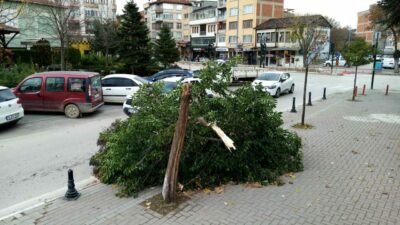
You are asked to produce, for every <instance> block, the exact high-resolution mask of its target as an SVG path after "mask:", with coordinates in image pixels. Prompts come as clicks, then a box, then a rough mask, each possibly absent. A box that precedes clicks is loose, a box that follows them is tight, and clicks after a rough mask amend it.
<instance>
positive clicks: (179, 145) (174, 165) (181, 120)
mask: <svg viewBox="0 0 400 225" xmlns="http://www.w3.org/2000/svg"><path fill="white" fill-rule="evenodd" d="M189 98H190V84H185V85H184V86H183V92H182V97H181V104H180V109H179V117H178V121H177V122H176V127H175V133H174V139H173V140H172V145H171V151H170V153H169V159H168V166H167V171H166V172H165V177H164V184H163V188H162V196H163V198H164V201H165V202H166V203H170V202H171V201H175V199H176V184H177V180H178V179H177V178H178V171H179V160H180V157H181V152H182V149H183V144H184V141H185V135H186V127H187V122H188V115H189Z"/></svg>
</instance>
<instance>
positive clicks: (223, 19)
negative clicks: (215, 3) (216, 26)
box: [218, 15, 226, 22]
mask: <svg viewBox="0 0 400 225" xmlns="http://www.w3.org/2000/svg"><path fill="white" fill-rule="evenodd" d="M222 21H226V16H225V15H223V16H218V22H222Z"/></svg>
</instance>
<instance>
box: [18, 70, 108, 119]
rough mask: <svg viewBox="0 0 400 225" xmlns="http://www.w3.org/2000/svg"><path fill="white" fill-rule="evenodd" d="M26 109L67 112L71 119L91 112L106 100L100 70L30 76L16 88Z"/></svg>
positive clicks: (45, 73)
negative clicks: (97, 71)
mask: <svg viewBox="0 0 400 225" xmlns="http://www.w3.org/2000/svg"><path fill="white" fill-rule="evenodd" d="M14 94H15V95H16V96H17V97H18V98H19V99H20V102H21V104H22V107H23V108H24V110H25V111H55V112H64V113H65V115H66V116H67V117H69V118H77V117H79V116H81V115H82V113H90V112H93V111H95V110H97V109H98V108H100V107H101V106H102V105H103V104H104V102H103V94H102V90H101V79H100V75H99V74H98V73H93V72H71V71H57V72H56V71H54V72H44V73H37V74H33V75H30V76H28V77H27V78H25V79H24V80H23V81H21V83H19V84H18V86H17V87H16V88H14Z"/></svg>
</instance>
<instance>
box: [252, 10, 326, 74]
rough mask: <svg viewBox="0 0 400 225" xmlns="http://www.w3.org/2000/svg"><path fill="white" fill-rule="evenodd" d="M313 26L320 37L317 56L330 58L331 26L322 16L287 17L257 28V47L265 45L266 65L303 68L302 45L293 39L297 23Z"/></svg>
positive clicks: (266, 22) (273, 20) (267, 22)
mask: <svg viewBox="0 0 400 225" xmlns="http://www.w3.org/2000/svg"><path fill="white" fill-rule="evenodd" d="M298 22H301V23H305V24H312V25H313V26H316V29H315V32H318V33H316V34H315V35H316V36H318V40H317V42H316V43H317V44H318V45H316V55H318V57H319V58H321V59H326V58H328V57H329V50H330V31H331V28H332V26H331V24H330V23H329V22H328V21H327V20H326V19H325V17H323V16H321V15H314V16H301V17H285V18H275V19H269V20H267V21H265V22H264V23H261V24H260V25H258V26H257V27H256V32H257V47H258V48H260V44H261V43H265V45H266V47H267V49H266V59H265V61H266V64H267V65H271V64H272V65H278V66H284V67H292V66H293V67H297V66H299V67H302V66H303V57H302V54H301V53H300V51H301V49H300V45H299V44H298V42H297V41H294V40H293V39H292V38H291V37H292V32H293V29H292V27H293V25H294V24H295V23H298Z"/></svg>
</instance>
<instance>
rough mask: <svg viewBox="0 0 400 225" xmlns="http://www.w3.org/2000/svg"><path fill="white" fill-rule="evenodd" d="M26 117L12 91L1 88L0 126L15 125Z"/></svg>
mask: <svg viewBox="0 0 400 225" xmlns="http://www.w3.org/2000/svg"><path fill="white" fill-rule="evenodd" d="M23 117H24V109H23V108H22V105H21V104H20V103H19V99H18V98H17V97H16V96H15V95H14V93H13V92H12V90H11V89H9V88H7V87H4V86H0V125H4V124H15V123H17V122H18V120H20V119H22V118H23Z"/></svg>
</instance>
